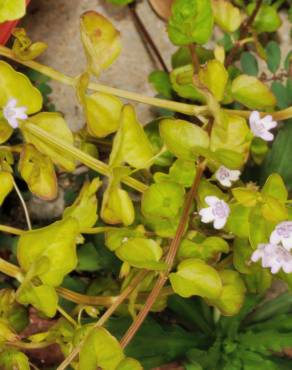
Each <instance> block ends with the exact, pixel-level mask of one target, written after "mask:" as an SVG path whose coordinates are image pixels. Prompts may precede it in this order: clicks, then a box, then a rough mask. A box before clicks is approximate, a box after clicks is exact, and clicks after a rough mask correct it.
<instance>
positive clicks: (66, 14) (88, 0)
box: [23, 0, 174, 129]
mask: <svg viewBox="0 0 292 370" xmlns="http://www.w3.org/2000/svg"><path fill="white" fill-rule="evenodd" d="M92 9H93V10H96V11H98V12H100V13H102V14H103V15H105V16H107V17H108V18H110V19H111V20H112V22H113V23H114V24H115V25H116V27H117V28H118V29H119V30H120V31H121V35H122V45H123V50H122V53H121V55H120V57H119V59H118V60H117V61H116V62H115V63H114V64H113V65H112V66H111V68H110V69H109V70H107V71H105V72H104V73H103V74H102V76H101V77H100V80H99V81H100V82H101V83H104V84H107V85H110V86H114V87H119V88H123V89H128V90H130V91H135V92H139V93H143V94H148V95H153V94H154V91H153V90H152V88H151V86H150V85H149V83H148V81H147V77H148V74H149V73H150V72H151V71H153V70H154V69H159V65H157V63H155V61H154V60H153V58H151V55H150V54H149V52H148V51H147V49H146V47H145V42H143V40H142V39H141V37H140V35H139V33H138V32H137V29H136V27H135V25H134V22H133V19H132V17H131V14H130V12H129V9H128V8H127V7H118V6H112V5H110V4H108V3H106V2H105V1H102V0H74V1H72V0H50V1H47V0H38V1H34V2H33V3H32V6H31V8H30V12H29V15H28V16H27V17H26V18H25V20H24V22H23V25H24V27H25V28H26V29H27V31H28V33H29V34H30V36H31V37H32V38H33V39H34V40H42V41H45V42H46V43H47V44H48V45H49V48H48V50H47V51H46V53H45V54H44V55H43V56H42V57H41V58H40V61H41V62H42V63H44V64H47V65H49V66H51V67H53V68H56V69H58V70H59V71H62V72H64V73H65V74H68V75H70V76H76V75H78V74H80V73H82V71H83V70H84V68H85V65H86V64H85V63H86V62H85V57H84V54H83V50H82V45H81V41H80V36H79V17H80V14H81V13H83V12H85V11H87V10H92ZM137 11H138V13H139V15H140V16H141V18H142V20H143V22H144V24H145V26H146V27H147V29H148V30H149V32H150V34H151V35H152V36H153V37H154V38H155V42H156V44H157V46H158V47H159V49H160V50H161V53H162V55H163V56H164V58H165V60H166V61H169V56H170V54H171V52H172V51H173V50H174V47H173V46H172V45H171V44H170V42H169V41H168V37H167V32H166V27H165V23H164V22H163V21H162V20H160V19H159V18H158V17H157V16H156V15H155V13H154V12H153V11H152V9H151V7H150V5H149V4H148V1H146V0H143V1H142V2H141V3H139V5H138V9H137ZM51 86H52V88H53V94H52V95H51V96H52V99H53V101H54V103H55V104H56V107H57V109H58V110H60V111H62V112H63V113H64V114H65V118H66V120H67V121H68V123H69V125H70V127H71V128H72V129H78V128H80V127H82V125H83V124H84V117H83V114H82V109H81V107H80V106H79V104H78V102H77V99H76V97H75V92H74V90H73V89H72V88H70V87H68V86H64V85H62V84H60V83H59V82H52V83H51ZM137 111H138V116H139V118H140V120H141V121H142V122H143V123H146V122H147V121H149V120H150V119H151V118H152V117H153V113H152V112H151V108H150V107H148V106H146V105H141V104H139V106H138V107H137Z"/></svg>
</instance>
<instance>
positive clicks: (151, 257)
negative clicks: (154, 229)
mask: <svg viewBox="0 0 292 370" xmlns="http://www.w3.org/2000/svg"><path fill="white" fill-rule="evenodd" d="M125 239H126V240H124V241H123V242H122V244H121V246H120V247H118V248H117V249H116V250H115V252H116V255H117V256H118V258H120V259H121V260H122V261H124V262H128V263H129V264H130V265H131V266H134V267H138V268H145V269H147V270H163V269H165V267H166V265H165V264H164V263H163V262H159V260H160V258H161V257H162V253H163V251H162V248H161V247H160V245H159V244H158V243H157V242H155V241H154V240H152V239H145V238H130V239H128V238H127V237H126V238H125Z"/></svg>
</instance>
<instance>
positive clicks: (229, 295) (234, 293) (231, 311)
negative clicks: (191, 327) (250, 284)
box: [208, 270, 246, 316]
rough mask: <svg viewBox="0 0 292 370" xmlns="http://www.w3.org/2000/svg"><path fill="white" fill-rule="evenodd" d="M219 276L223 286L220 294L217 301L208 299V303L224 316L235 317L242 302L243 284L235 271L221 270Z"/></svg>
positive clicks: (243, 295) (244, 289)
mask: <svg viewBox="0 0 292 370" xmlns="http://www.w3.org/2000/svg"><path fill="white" fill-rule="evenodd" d="M219 275H220V277H221V280H222V284H223V287H222V291H221V294H220V296H219V297H218V298H217V299H213V300H210V299H209V300H208V302H209V303H211V304H212V305H214V306H216V307H217V308H218V309H219V310H220V312H221V313H222V315H224V316H233V315H236V314H237V313H238V312H239V310H240V308H241V306H242V304H243V302H244V297H245V292H246V288H245V285H244V282H243V281H242V279H241V277H240V275H239V273H238V272H237V271H232V270H222V271H219Z"/></svg>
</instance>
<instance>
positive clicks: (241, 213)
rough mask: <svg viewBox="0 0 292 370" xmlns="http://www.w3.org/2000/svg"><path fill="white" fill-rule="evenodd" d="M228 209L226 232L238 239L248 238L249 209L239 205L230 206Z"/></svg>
mask: <svg viewBox="0 0 292 370" xmlns="http://www.w3.org/2000/svg"><path fill="white" fill-rule="evenodd" d="M229 207H230V215H229V217H228V219H227V224H226V230H227V231H229V232H231V233H232V234H234V235H236V236H238V237H239V238H248V236H249V221H248V220H249V213H250V208H248V207H245V206H243V205H241V204H230V205H229Z"/></svg>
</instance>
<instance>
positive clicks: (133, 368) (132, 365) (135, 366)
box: [116, 357, 143, 370]
mask: <svg viewBox="0 0 292 370" xmlns="http://www.w3.org/2000/svg"><path fill="white" fill-rule="evenodd" d="M116 370H143V367H142V366H141V364H140V362H139V361H137V360H135V359H134V358H131V357H126V358H125V359H123V360H122V361H121V362H120V363H119V365H118V367H117V369H116Z"/></svg>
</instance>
